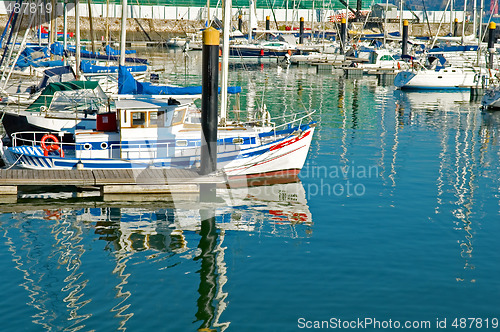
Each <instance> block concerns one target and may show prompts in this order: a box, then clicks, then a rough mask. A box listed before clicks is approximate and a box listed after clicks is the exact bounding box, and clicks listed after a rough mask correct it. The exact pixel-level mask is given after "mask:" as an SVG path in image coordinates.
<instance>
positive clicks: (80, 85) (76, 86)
mask: <svg viewBox="0 0 500 332" xmlns="http://www.w3.org/2000/svg"><path fill="white" fill-rule="evenodd" d="M98 86H99V82H97V81H72V82H64V83H59V82H57V83H50V84H49V85H47V87H46V88H45V89H43V91H42V94H41V95H40V96H38V98H37V99H36V100H35V101H34V102H33V104H31V105H30V106H29V107H28V108H27V109H26V110H27V111H31V112H33V111H39V110H40V107H42V106H45V107H47V108H48V107H49V106H50V103H51V102H52V99H53V98H54V93H56V92H57V91H75V90H81V89H90V90H94V89H95V88H97V87H98Z"/></svg>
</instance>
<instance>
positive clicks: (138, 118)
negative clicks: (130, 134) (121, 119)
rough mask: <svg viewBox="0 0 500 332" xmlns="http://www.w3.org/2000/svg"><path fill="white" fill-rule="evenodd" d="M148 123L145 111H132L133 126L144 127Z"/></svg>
mask: <svg viewBox="0 0 500 332" xmlns="http://www.w3.org/2000/svg"><path fill="white" fill-rule="evenodd" d="M145 124H146V113H145V112H132V127H141V126H142V127H143V126H144V125H145Z"/></svg>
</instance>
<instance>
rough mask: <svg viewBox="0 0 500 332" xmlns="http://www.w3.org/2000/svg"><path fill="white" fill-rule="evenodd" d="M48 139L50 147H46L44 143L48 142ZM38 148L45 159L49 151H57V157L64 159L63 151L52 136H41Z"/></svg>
mask: <svg viewBox="0 0 500 332" xmlns="http://www.w3.org/2000/svg"><path fill="white" fill-rule="evenodd" d="M48 139H50V140H51V141H52V142H51V143H50V145H47V144H46V143H45V141H46V140H48ZM47 143H48V142H47ZM40 146H41V147H42V149H43V155H44V156H45V157H47V156H48V155H49V152H50V151H58V152H59V156H61V158H64V151H63V149H62V148H61V147H60V146H59V140H58V139H57V137H56V136H54V135H52V134H45V135H43V137H42V140H41V141H40Z"/></svg>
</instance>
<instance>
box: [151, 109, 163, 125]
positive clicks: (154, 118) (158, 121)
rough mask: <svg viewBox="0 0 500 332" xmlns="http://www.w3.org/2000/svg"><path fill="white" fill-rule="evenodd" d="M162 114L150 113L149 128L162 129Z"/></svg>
mask: <svg viewBox="0 0 500 332" xmlns="http://www.w3.org/2000/svg"><path fill="white" fill-rule="evenodd" d="M159 113H160V112H157V111H152V112H149V127H161V126H162V124H163V122H162V121H161V117H160V116H159Z"/></svg>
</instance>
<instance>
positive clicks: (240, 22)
mask: <svg viewBox="0 0 500 332" xmlns="http://www.w3.org/2000/svg"><path fill="white" fill-rule="evenodd" d="M238 30H240V31H243V18H242V17H241V15H238Z"/></svg>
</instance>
